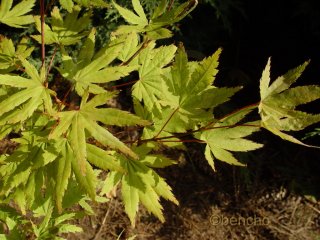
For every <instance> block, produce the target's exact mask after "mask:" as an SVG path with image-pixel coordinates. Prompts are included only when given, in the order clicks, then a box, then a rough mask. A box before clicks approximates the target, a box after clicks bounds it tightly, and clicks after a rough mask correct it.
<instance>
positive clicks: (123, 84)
mask: <svg viewBox="0 0 320 240" xmlns="http://www.w3.org/2000/svg"><path fill="white" fill-rule="evenodd" d="M138 81H139V80H134V81H130V82H127V83H122V84H119V85H115V86H112V87H111V89H117V88H121V87H125V86H128V85H131V84H135V83H136V82H138Z"/></svg>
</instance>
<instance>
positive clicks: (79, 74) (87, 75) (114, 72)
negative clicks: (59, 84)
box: [59, 29, 137, 96]
mask: <svg viewBox="0 0 320 240" xmlns="http://www.w3.org/2000/svg"><path fill="white" fill-rule="evenodd" d="M94 43H95V29H93V30H92V31H91V33H90V34H89V36H88V38H87V40H86V41H85V43H84V45H83V46H82V48H81V50H80V53H79V55H78V57H77V61H76V62H74V60H73V59H72V57H70V56H69V55H68V53H67V52H66V51H65V50H64V49H62V50H63V51H62V66H61V67H60V68H59V71H60V73H61V74H62V75H63V76H64V77H65V78H67V79H68V80H70V81H71V82H73V83H75V90H76V91H77V93H78V94H79V95H80V96H82V95H83V94H84V91H85V90H86V89H88V91H89V92H90V93H94V94H100V93H106V90H105V89H104V88H103V87H101V86H99V84H102V83H108V82H111V81H116V80H118V79H120V78H122V77H125V76H127V75H129V74H130V73H131V72H132V71H134V70H136V69H137V67H136V66H109V65H110V64H111V63H112V62H113V61H114V60H115V59H116V58H117V57H118V55H119V54H120V52H121V50H122V47H123V43H117V42H111V43H110V44H109V45H108V46H106V47H104V48H102V49H101V50H100V51H99V52H97V53H96V54H94Z"/></svg>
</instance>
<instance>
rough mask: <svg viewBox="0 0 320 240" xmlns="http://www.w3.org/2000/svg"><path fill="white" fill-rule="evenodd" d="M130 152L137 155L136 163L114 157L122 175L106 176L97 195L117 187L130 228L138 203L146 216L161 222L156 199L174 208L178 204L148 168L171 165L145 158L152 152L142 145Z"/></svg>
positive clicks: (133, 221)
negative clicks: (146, 213) (119, 187)
mask: <svg viewBox="0 0 320 240" xmlns="http://www.w3.org/2000/svg"><path fill="white" fill-rule="evenodd" d="M134 150H135V152H136V153H137V155H139V158H140V159H139V160H138V161H136V160H130V159H128V158H126V157H124V156H120V155H118V154H115V157H116V158H117V159H119V160H120V162H121V166H122V167H123V168H124V169H125V171H126V173H125V174H123V173H120V172H116V171H112V172H110V173H109V174H108V176H107V178H106V180H105V181H104V183H103V187H102V191H101V193H100V194H108V193H109V192H110V191H112V189H114V188H115V187H116V186H117V185H118V184H119V183H121V192H122V198H123V202H124V205H125V211H126V213H127V214H128V216H129V218H130V221H131V224H132V225H133V226H134V225H135V217H136V214H137V211H138V209H139V203H140V202H141V203H142V204H143V205H144V206H145V207H146V208H147V210H148V211H149V212H151V213H153V214H154V215H155V216H157V217H158V218H159V219H160V220H161V221H164V217H163V213H162V206H161V204H160V202H159V201H160V197H163V198H165V199H167V200H169V201H172V202H173V203H175V204H177V205H178V204H179V203H178V201H177V199H176V198H175V197H174V195H173V194H172V190H171V187H170V186H169V185H168V184H167V183H166V182H165V180H164V179H163V178H161V177H160V176H159V175H158V174H157V173H156V172H155V171H153V170H152V169H151V168H149V166H151V165H153V166H155V167H164V165H166V166H168V165H171V164H174V162H173V161H171V160H169V159H168V158H165V157H162V156H158V155H152V154H149V153H150V151H151V150H152V149H151V148H149V147H147V146H146V145H142V146H139V147H135V148H134ZM156 158H158V159H156ZM160 159H161V160H160Z"/></svg>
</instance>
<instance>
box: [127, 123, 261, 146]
mask: <svg viewBox="0 0 320 240" xmlns="http://www.w3.org/2000/svg"><path fill="white" fill-rule="evenodd" d="M235 127H255V128H260V127H261V126H260V125H254V124H232V125H228V126H217V127H208V128H198V129H196V130H192V131H189V132H186V133H176V134H175V135H170V136H166V137H153V138H147V139H142V140H134V141H125V142H124V143H128V144H132V143H136V142H139V143H145V142H164V141H163V140H166V139H171V138H182V137H187V136H189V135H191V134H193V133H197V132H201V131H207V130H213V129H220V128H235ZM184 141H189V140H172V141H170V142H184ZM190 141H193V142H195V141H194V140H190ZM199 141H201V140H199ZM166 142H169V141H166Z"/></svg>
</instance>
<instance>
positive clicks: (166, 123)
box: [155, 107, 179, 138]
mask: <svg viewBox="0 0 320 240" xmlns="http://www.w3.org/2000/svg"><path fill="white" fill-rule="evenodd" d="M178 110H179V107H177V108H176V109H175V110H174V111H173V112H172V113H171V115H170V117H169V118H168V120H167V121H166V122H165V124H164V125H163V126H162V128H161V129H160V131H159V132H158V134H157V135H156V136H155V138H157V137H158V136H159V135H160V133H161V132H162V131H163V129H164V128H165V127H166V126H167V125H168V123H169V121H170V120H171V119H172V117H173V115H174V114H175V113H176V112H177V111H178Z"/></svg>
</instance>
